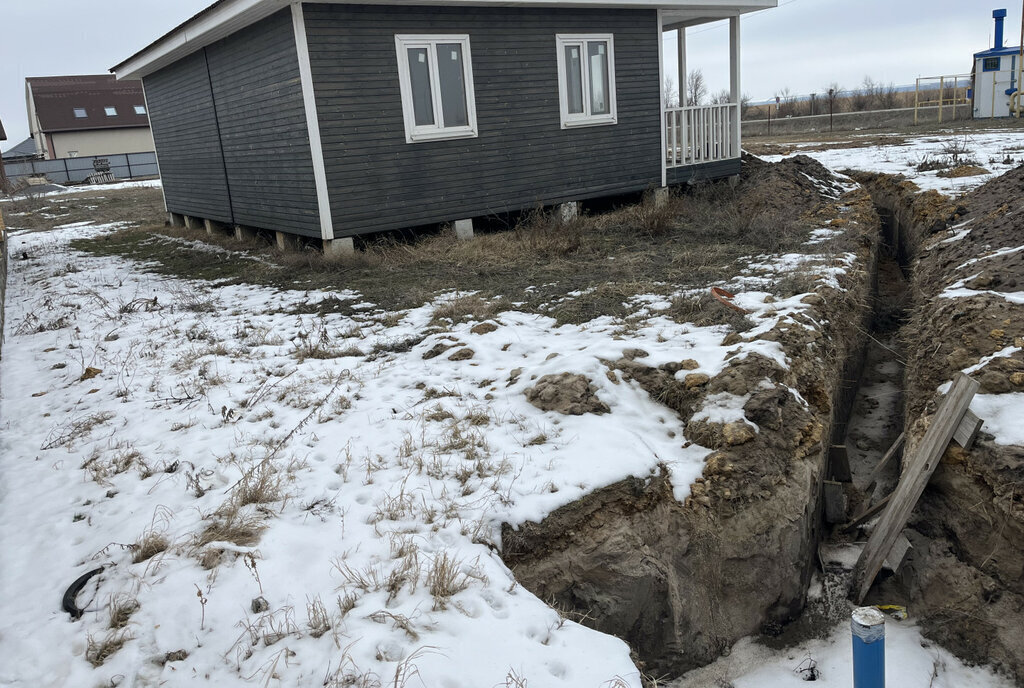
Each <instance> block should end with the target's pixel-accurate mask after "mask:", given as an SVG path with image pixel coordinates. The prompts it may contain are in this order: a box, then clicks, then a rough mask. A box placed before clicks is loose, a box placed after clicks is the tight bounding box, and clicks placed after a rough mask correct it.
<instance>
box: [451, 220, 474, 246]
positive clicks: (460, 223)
mask: <svg viewBox="0 0 1024 688" xmlns="http://www.w3.org/2000/svg"><path fill="white" fill-rule="evenodd" d="M455 238H456V239H458V240H459V241H465V240H466V239H472V238H473V218H469V219H468V220H456V221H455Z"/></svg>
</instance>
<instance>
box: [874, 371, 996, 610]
mask: <svg viewBox="0 0 1024 688" xmlns="http://www.w3.org/2000/svg"><path fill="white" fill-rule="evenodd" d="M977 391H978V383H977V382H975V381H974V380H972V379H971V378H969V377H967V376H966V375H964V374H963V373H960V374H959V375H958V376H957V377H956V379H954V380H953V386H952V387H950V390H949V393H948V394H946V396H945V398H943V400H942V403H941V404H939V410H938V411H936V413H935V415H934V416H933V417H932V422H931V424H930V425H929V426H928V430H927V432H925V435H924V438H923V439H922V440H921V444H920V445H918V447H917V449H916V451H914V453H913V454H912V455H911V456H910V457H909V458H908V460H907V461H905V462H904V463H905V465H906V470H905V471H904V473H903V477H902V478H900V482H899V484H898V485H897V486H896V490H895V491H894V492H893V495H892V499H890V500H889V504H888V506H887V507H886V509H885V512H884V513H883V514H882V518H881V519H880V521H879V523H878V525H877V526H875V529H874V531H873V532H872V533H871V537H870V538H869V539H868V544H867V546H866V547H864V552H863V553H862V554H861V556H860V559H859V560H858V561H857V567H856V569H855V573H854V582H855V588H854V592H855V596H856V601H857V603H858V604H859V603H861V602H863V600H864V598H865V597H866V596H867V594H868V590H869V589H870V588H871V583H872V582H873V581H874V580H875V576H877V575H878V571H879V570H880V569H881V568H882V563H883V562H884V561H885V557H886V556H887V555H888V554H889V551H890V550H892V547H893V545H894V544H895V543H896V539H897V538H898V537H899V535H900V533H901V532H902V531H903V528H904V526H905V525H906V523H907V519H909V518H910V514H911V512H913V510H914V507H915V506H916V505H917V500H918V499H920V498H921V494H922V493H923V492H924V488H925V486H926V485H927V484H928V480H929V479H930V478H931V477H932V473H934V472H935V468H936V466H938V464H939V459H940V458H941V457H942V454H943V453H944V452H945V451H946V447H947V446H948V445H949V443H950V441H951V440H952V439H953V434H954V433H955V432H956V429H957V426H959V425H960V421H961V419H962V418H963V417H964V414H965V413H966V412H967V408H968V406H970V403H971V399H972V398H973V397H974V394H975V392H977Z"/></svg>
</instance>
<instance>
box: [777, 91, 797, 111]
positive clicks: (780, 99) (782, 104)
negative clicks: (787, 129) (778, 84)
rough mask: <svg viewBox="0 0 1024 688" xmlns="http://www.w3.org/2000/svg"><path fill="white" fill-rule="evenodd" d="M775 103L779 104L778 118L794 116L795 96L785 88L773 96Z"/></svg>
mask: <svg viewBox="0 0 1024 688" xmlns="http://www.w3.org/2000/svg"><path fill="white" fill-rule="evenodd" d="M775 98H776V102H777V103H778V104H779V117H792V116H793V115H794V114H796V106H795V103H796V96H794V95H793V92H792V91H791V90H789V86H786V87H785V88H783V89H782V90H781V91H778V92H776V94H775Z"/></svg>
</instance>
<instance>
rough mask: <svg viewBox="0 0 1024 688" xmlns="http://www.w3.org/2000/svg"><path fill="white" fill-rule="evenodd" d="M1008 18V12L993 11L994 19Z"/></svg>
mask: <svg viewBox="0 0 1024 688" xmlns="http://www.w3.org/2000/svg"><path fill="white" fill-rule="evenodd" d="M1005 16H1006V10H992V18H993V19H1002V18H1003V17H1005Z"/></svg>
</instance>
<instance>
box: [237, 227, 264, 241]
mask: <svg viewBox="0 0 1024 688" xmlns="http://www.w3.org/2000/svg"><path fill="white" fill-rule="evenodd" d="M258 236H259V235H258V234H257V233H256V230H255V229H253V228H252V227H246V226H245V225H235V239H237V240H238V241H255V240H256V238H257V237H258Z"/></svg>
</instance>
